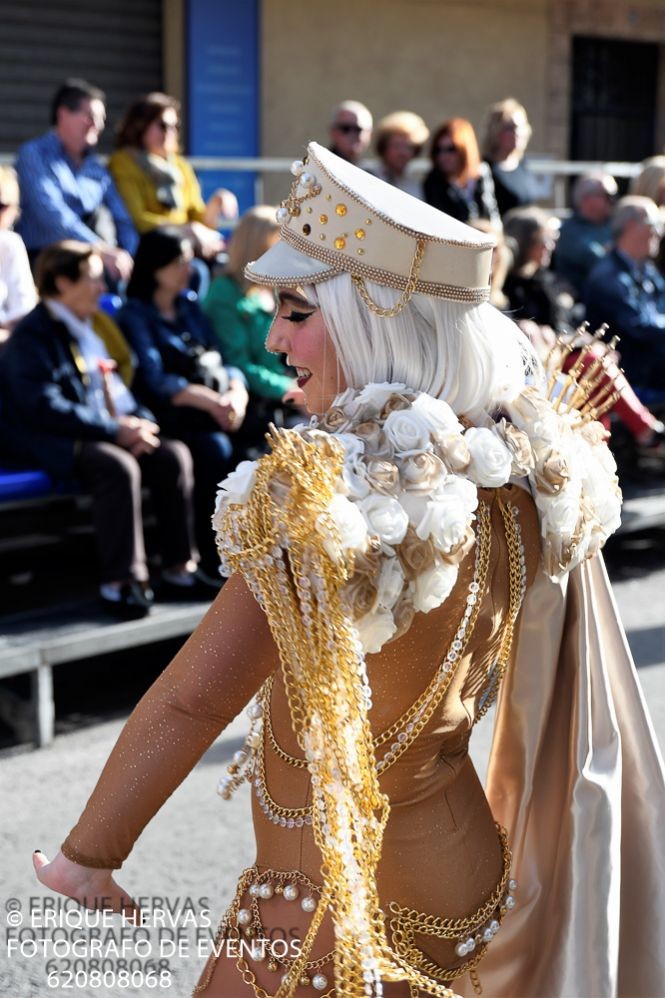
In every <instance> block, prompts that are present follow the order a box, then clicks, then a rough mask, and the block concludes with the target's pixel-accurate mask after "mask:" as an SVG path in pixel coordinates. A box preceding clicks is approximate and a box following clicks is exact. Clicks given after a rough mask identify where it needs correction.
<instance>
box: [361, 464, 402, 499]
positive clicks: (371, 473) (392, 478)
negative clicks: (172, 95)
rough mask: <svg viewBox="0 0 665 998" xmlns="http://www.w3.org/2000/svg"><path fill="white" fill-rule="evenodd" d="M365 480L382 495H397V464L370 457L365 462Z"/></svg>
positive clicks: (398, 487)
mask: <svg viewBox="0 0 665 998" xmlns="http://www.w3.org/2000/svg"><path fill="white" fill-rule="evenodd" d="M367 481H368V483H369V485H370V487H371V488H372V489H375V490H376V491H377V492H381V493H382V494H383V495H389V496H394V495H397V493H398V492H399V489H400V484H399V470H398V468H397V465H396V464H393V462H392V461H385V460H383V459H382V458H377V457H374V458H372V459H371V460H370V461H368V462H367Z"/></svg>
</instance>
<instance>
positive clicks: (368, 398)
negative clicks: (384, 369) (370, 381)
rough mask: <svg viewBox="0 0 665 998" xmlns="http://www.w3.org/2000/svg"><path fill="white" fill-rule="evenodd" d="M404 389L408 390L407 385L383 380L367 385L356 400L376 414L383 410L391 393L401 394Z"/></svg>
mask: <svg viewBox="0 0 665 998" xmlns="http://www.w3.org/2000/svg"><path fill="white" fill-rule="evenodd" d="M347 391H348V389H347ZM404 391H406V385H402V384H398V383H395V384H391V383H390V382H388V381H381V382H377V384H374V385H366V386H365V388H363V389H362V391H361V392H359V393H358V394H357V395H356V402H359V403H360V405H366V406H368V407H369V409H370V410H371V411H372V415H373V416H376V415H378V413H380V412H381V410H382V409H383V407H384V405H385V404H386V402H387V401H388V399H389V398H390V396H391V395H400V394H401V393H402V392H404Z"/></svg>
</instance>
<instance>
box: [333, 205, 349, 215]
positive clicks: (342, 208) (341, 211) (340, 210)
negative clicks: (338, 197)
mask: <svg viewBox="0 0 665 998" xmlns="http://www.w3.org/2000/svg"><path fill="white" fill-rule="evenodd" d="M346 212H347V207H346V205H345V204H336V205H335V213H336V214H337V215H346Z"/></svg>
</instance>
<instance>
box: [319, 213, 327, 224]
mask: <svg viewBox="0 0 665 998" xmlns="http://www.w3.org/2000/svg"><path fill="white" fill-rule="evenodd" d="M319 222H320V223H321V225H327V224H328V216H327V215H319Z"/></svg>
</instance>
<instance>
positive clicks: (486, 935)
mask: <svg viewBox="0 0 665 998" xmlns="http://www.w3.org/2000/svg"><path fill="white" fill-rule="evenodd" d="M493 939H494V933H493V932H492V930H491V929H485V931H484V932H483V942H484V943H491V942H492V940H493Z"/></svg>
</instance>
